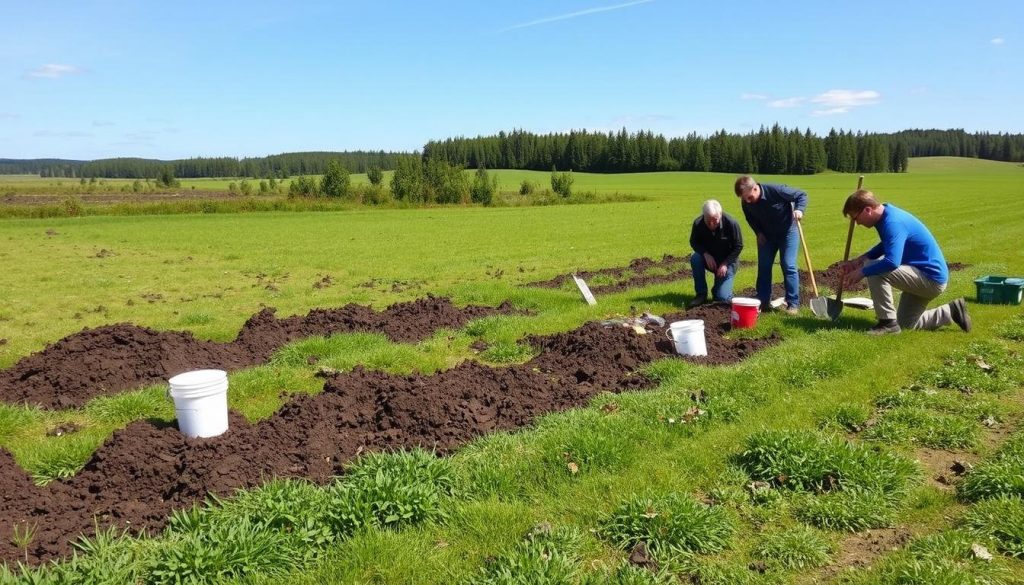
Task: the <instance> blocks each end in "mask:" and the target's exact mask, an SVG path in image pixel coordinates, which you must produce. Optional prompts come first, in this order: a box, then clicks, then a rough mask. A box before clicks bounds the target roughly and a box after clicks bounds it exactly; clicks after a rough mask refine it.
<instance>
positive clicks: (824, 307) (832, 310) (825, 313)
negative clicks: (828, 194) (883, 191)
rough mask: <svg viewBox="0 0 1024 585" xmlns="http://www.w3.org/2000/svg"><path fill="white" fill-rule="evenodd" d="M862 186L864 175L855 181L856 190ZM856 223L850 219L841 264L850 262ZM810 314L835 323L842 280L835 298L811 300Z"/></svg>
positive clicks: (838, 313)
mask: <svg viewBox="0 0 1024 585" xmlns="http://www.w3.org/2000/svg"><path fill="white" fill-rule="evenodd" d="M863 184H864V175H861V176H860V178H858V179H857V190H858V191H860V189H861V186H862V185H863ZM856 225H857V223H856V222H855V221H854V220H853V219H852V218H851V219H850V231H849V232H848V233H847V234H846V250H845V251H844V252H843V262H844V263H845V262H847V261H849V260H850V243H851V242H853V228H854V226H856ZM811 312H813V313H814V314H815V315H816V316H817V317H818V318H820V319H825V318H828V319H832V320H833V321H835V320H836V319H838V318H839V315H840V314H841V313H842V312H843V280H842V279H840V280H839V287H838V289H837V290H836V298H835V299H830V298H825V297H820V298H815V299H811Z"/></svg>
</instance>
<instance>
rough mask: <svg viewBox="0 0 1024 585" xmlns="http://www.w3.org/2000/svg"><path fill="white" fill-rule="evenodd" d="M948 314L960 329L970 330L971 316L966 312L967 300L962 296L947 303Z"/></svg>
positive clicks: (968, 331)
mask: <svg viewBox="0 0 1024 585" xmlns="http://www.w3.org/2000/svg"><path fill="white" fill-rule="evenodd" d="M949 314H950V316H951V317H953V322H954V323H956V324H957V325H959V326H960V328H961V329H963V330H964V331H965V332H967V333H970V332H971V316H970V315H968V314H967V301H965V300H964V298H963V297H960V298H959V299H957V300H955V301H953V302H951V303H949Z"/></svg>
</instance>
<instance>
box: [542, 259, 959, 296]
mask: <svg viewBox="0 0 1024 585" xmlns="http://www.w3.org/2000/svg"><path fill="white" fill-rule="evenodd" d="M839 264H840V263H839V262H835V263H833V264H831V265H830V266H829V267H828V268H826V269H825V270H815V271H814V280H815V284H816V285H817V286H818V288H819V289H822V288H829V289H831V290H833V291H834V290H837V289H838V288H839V277H840V273H839ZM740 266H741V267H746V268H751V267H756V266H757V263H755V262H749V261H741V262H740ZM948 266H949V270H950V271H957V270H963V269H964V268H967V267H968V266H969V265H968V264H962V263H960V262H951V263H949V264H948ZM652 271H653V272H654V273H653V274H649V273H650V272H652ZM666 271H667V272H666ZM799 272H800V289H801V291H802V292H804V294H805V296H806V295H811V294H813V292H814V289H813V288H812V287H811V280H810V276H809V273H808V272H807V271H806V270H800V271H799ZM692 274H693V272H692V271H691V270H690V257H689V256H673V255H671V254H665V255H664V256H662V257H661V260H652V259H650V258H634V259H633V260H630V261H629V264H628V265H626V266H618V267H611V268H601V269H597V270H584V271H580V272H577V273H576V275H577V276H579V277H580V278H582V279H583V280H584V281H588V280H592V279H594V278H595V277H597V278H599V279H601V280H606V279H614V280H615V281H616V282H614V283H612V284H601V285H596V286H595V285H590V283H589V282H588V287H589V288H590V292H592V293H594V294H595V295H598V294H611V293H617V292H622V291H624V290H628V289H630V288H635V287H641V286H648V285H652V284H661V283H665V282H675V281H677V280H682V279H684V278H690V277H691V275H692ZM526 286H532V287H537V288H561V287H568V286H572V275H571V274H562V275H559V276H556V277H554V278H550V279H548V280H541V281H537V282H531V283H528V284H527V285H526ZM846 290H847V291H848V292H850V291H852V292H856V291H864V290H867V281H863V280H862V281H861V282H859V283H858V284H857V285H856V286H855V287H853V288H852V289H846ZM785 294H786V293H785V290H784V289H783V286H782V283H781V282H779V283H775V284H774V285H773V286H772V298H778V297H781V296H785ZM736 296H745V297H756V296H757V291H756V290H755V289H754V288H753V287H750V288H745V289H743V290H741V291H739V292H737V293H736Z"/></svg>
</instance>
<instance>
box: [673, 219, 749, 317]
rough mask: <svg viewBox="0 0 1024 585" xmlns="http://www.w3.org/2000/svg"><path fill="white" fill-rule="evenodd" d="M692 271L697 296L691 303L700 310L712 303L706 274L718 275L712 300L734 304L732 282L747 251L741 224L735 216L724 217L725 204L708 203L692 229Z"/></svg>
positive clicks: (689, 305) (691, 305) (694, 221)
mask: <svg viewBox="0 0 1024 585" xmlns="http://www.w3.org/2000/svg"><path fill="white" fill-rule="evenodd" d="M690 247H691V248H693V255H692V256H690V267H691V268H692V269H693V283H694V289H696V293H697V295H696V296H695V297H693V299H692V300H691V301H690V302H689V303H687V305H686V306H687V307H696V306H698V305H702V304H704V303H706V302H707V301H708V281H707V275H705V274H704V272H705V271H707V272H710V273H712V274H714V275H715V284H714V286H713V287H712V288H711V296H712V298H713V299H714V300H715V301H721V302H729V301H730V300H732V281H733V279H734V278H735V277H736V266H737V265H738V263H739V258H740V252H741V251H742V250H743V234H742V233H741V232H740V224H739V222H738V221H736V220H735V219H734V218H733V217H732V216H731V215H729V214H727V213H722V204H721V203H719V202H718V201H715V200H714V199H708V200H707V201H705V202H704V208H703V212H702V213H701V215H700V216H699V217H698V218H697V219H695V220H693V227H691V228H690Z"/></svg>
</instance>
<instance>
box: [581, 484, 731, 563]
mask: <svg viewBox="0 0 1024 585" xmlns="http://www.w3.org/2000/svg"><path fill="white" fill-rule="evenodd" d="M733 530H734V527H733V521H732V519H731V518H730V517H729V515H728V513H727V512H726V510H725V508H723V507H721V506H709V505H707V504H704V503H701V502H698V501H697V500H695V499H694V498H692V497H691V496H688V495H683V494H678V493H672V494H669V495H667V496H664V497H660V498H635V499H632V500H628V501H626V502H624V503H622V504H620V505H619V507H618V508H616V509H615V510H614V511H613V512H612V513H611V514H610V515H609V516H608V517H607V518H605V519H604V521H603V522H602V523H601V526H600V528H599V530H598V532H599V534H600V535H601V536H602V537H603V538H605V539H606V540H608V541H609V542H611V543H612V544H614V545H615V546H617V547H619V548H621V549H623V550H632V549H633V548H634V547H635V546H637V545H638V544H640V543H644V545H645V546H646V547H647V549H648V550H650V552H651V553H652V554H653V555H654V556H655V557H656V558H659V557H665V556H671V555H673V554H678V553H683V554H685V553H701V554H707V553H715V552H718V551H720V550H723V549H724V548H726V547H727V546H728V544H729V539H730V538H731V537H732V534H733Z"/></svg>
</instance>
